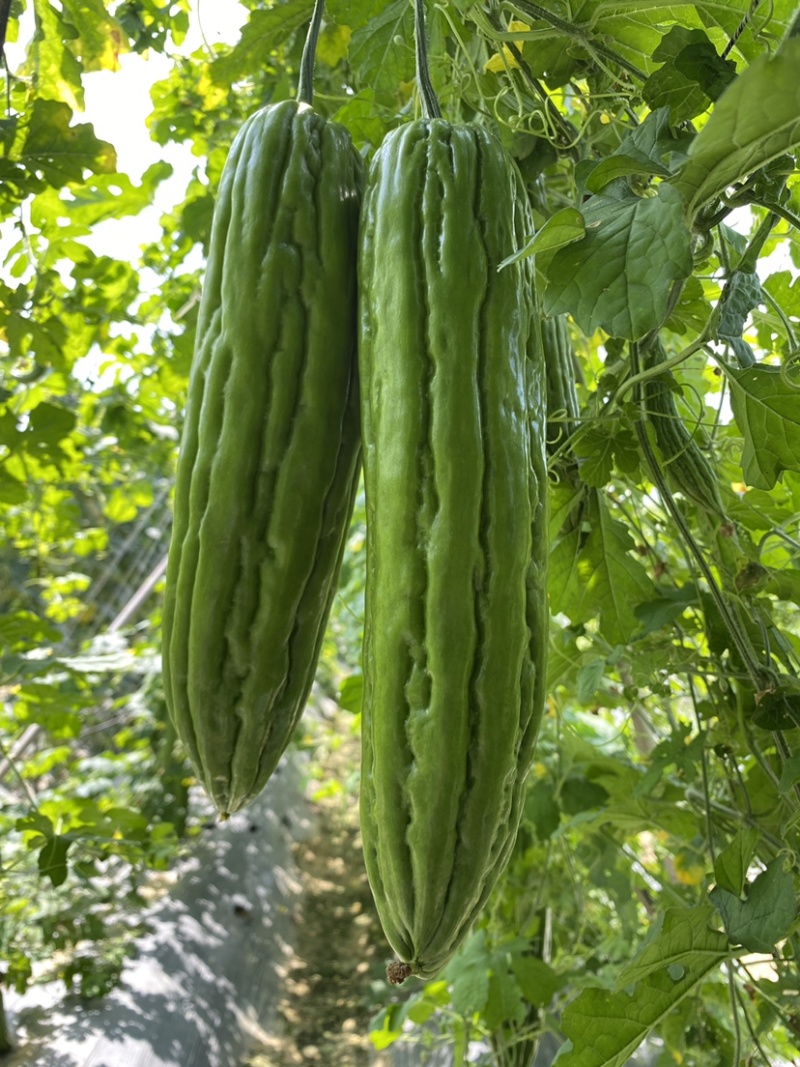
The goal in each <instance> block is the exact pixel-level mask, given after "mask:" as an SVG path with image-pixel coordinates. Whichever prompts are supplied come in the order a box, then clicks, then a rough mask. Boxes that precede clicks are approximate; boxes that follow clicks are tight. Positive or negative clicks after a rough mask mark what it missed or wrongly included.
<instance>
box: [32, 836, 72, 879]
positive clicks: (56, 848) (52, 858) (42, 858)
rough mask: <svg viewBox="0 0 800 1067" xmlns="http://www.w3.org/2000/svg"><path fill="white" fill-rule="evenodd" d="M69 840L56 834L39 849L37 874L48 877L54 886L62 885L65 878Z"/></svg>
mask: <svg viewBox="0 0 800 1067" xmlns="http://www.w3.org/2000/svg"><path fill="white" fill-rule="evenodd" d="M70 844H71V842H70V841H69V840H68V839H67V838H65V837H62V836H61V835H60V834H56V835H55V836H54V837H51V838H50V840H49V841H48V842H47V844H45V845H43V846H42V848H41V849H39V860H38V862H39V874H40V875H41V877H42V878H49V879H50V881H51V882H52V884H53V885H54V886H59V885H63V883H64V882H65V881H66V879H67V851H68V850H69V846H70Z"/></svg>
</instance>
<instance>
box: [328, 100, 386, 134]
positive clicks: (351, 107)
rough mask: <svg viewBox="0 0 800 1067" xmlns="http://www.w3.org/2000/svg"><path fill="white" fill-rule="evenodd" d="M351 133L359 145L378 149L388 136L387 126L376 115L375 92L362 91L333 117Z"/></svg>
mask: <svg viewBox="0 0 800 1067" xmlns="http://www.w3.org/2000/svg"><path fill="white" fill-rule="evenodd" d="M333 117H334V119H335V121H336V122H341V124H342V125H343V126H346V127H347V129H348V130H349V131H350V133H351V135H352V138H353V140H354V141H355V143H356V144H357V145H361V144H365V143H366V144H371V145H372V146H373V147H374V148H377V147H378V146H379V145H380V143H381V141H382V140H383V138H384V136H385V135H386V126H385V124H384V122H383V120H382V119H380V118H379V117H378V115H376V113H375V91H374V90H373V89H362V90H361V92H360V93H357V94H356V95H355V96H353V97H352V98H351V99H350V100H348V101H347V103H346V104H345V105H344V106H343V107H340V108H339V110H338V111H337V112H336V114H335V115H334V116H333Z"/></svg>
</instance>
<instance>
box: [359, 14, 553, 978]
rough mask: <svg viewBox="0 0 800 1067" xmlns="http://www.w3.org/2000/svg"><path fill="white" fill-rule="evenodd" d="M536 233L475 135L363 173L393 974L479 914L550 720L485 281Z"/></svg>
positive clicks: (369, 437)
mask: <svg viewBox="0 0 800 1067" xmlns="http://www.w3.org/2000/svg"><path fill="white" fill-rule="evenodd" d="M417 10H418V27H419V7H418V9H417ZM419 36H420V33H419V29H418V42H419ZM428 115H430V109H428ZM532 230H533V224H532V219H531V213H530V207H529V204H528V203H527V199H526V192H525V189H524V186H523V185H522V182H521V179H520V177H519V174H518V172H517V170H516V168H515V166H514V164H513V162H512V161H511V159H510V157H509V156H508V155H507V154H506V152H505V150H504V149H503V148H502V146H501V145H500V143H499V141H498V140H497V139H496V137H495V136H494V135H493V134H492V133H491V132H490V131H488V130H487V129H485V128H482V127H480V126H474V125H463V124H459V125H456V124H451V123H449V122H446V121H444V120H443V119H441V118H439V117H435V116H433V117H426V118H424V119H422V120H418V121H413V122H410V123H408V124H407V125H404V126H402V127H400V128H398V129H395V130H394V131H392V132H391V133H390V134H389V135H388V136H387V137H386V138H385V140H384V141H383V143H382V145H381V147H380V149H379V150H378V152H377V153H376V155H375V157H374V159H373V162H372V165H371V168H370V171H369V174H368V178H367V183H366V188H365V195H364V203H363V208H362V225H361V236H360V251H359V293H360V312H359V320H360V334H359V365H360V377H361V388H362V440H363V450H364V479H365V490H366V506H367V579H366V602H365V620H364V653H363V661H364V697H363V705H362V714H363V718H362V745H363V759H362V769H361V832H362V839H363V848H364V856H365V862H366V866H367V872H368V875H369V879H370V883H371V886H372V891H373V895H374V897H375V901H376V904H377V908H378V912H379V915H380V919H381V922H382V925H383V929H384V932H385V933H386V936H387V938H388V940H389V941H390V943H391V945H392V946H393V948H394V949H395V951H396V952H397V954H398V956H399V957H400V960H401V961H402V964H400V965H396V966H395V967H393V968H392V969H391V973H390V979H391V980H393V981H402V980H403V978H405V977H407V976H408V975H409V974H411V973H414V974H417V975H419V976H421V977H423V978H426V977H431V976H433V975H435V974H436V973H437V972H438V971H439V970H440V969H441V967H442V966H443V965H444V964H445V962H446V961H447V960H448V959H449V957H450V956H451V955H452V953H453V952H454V951H455V949H456V948H457V946H458V944H459V943H460V942H461V940H462V939H463V938H464V936H465V935H466V933H467V932H468V930H469V927H470V925H471V923H472V921H473V920H474V919H475V917H476V916H477V914H478V912H479V911H480V910H481V908H482V907H483V905H484V903H485V902H486V900H487V898H488V896H489V893H490V892H491V890H492V888H493V886H494V884H495V882H496V880H497V878H498V877H499V875H500V873H501V871H502V870H503V868H504V867H505V865H506V863H507V861H508V858H509V855H510V852H511V848H512V846H513V843H514V839H515V837H516V832H517V828H518V824H519V819H520V814H521V805H522V798H523V782H524V779H525V775H526V772H527V770H528V768H529V765H530V761H531V757H532V752H533V744H534V739H535V736H536V732H537V727H538V724H539V720H540V717H541V712H542V707H543V699H544V681H545V673H546V672H545V657H546V634H547V616H546V583H545V567H546V544H545V530H546V522H545V507H546V498H547V489H546V484H547V483H546V469H545V459H544V440H545V419H546V411H545V395H544V373H543V365H542V353H541V336H540V331H539V328H538V312H537V307H536V299H535V290H534V278H533V271H532V267H531V262H530V260H524V261H522V262H521V263H517V264H514V265H512V266H510V267H507V268H506V269H504V270H502V271H499V272H498V270H497V267H498V265H499V263H500V262H501V261H502V260H503V259H504V258H505V257H507V256H508V255H509V254H510V253H512V252H514V251H515V250H516V249H518V248H519V247H521V246H522V245H523V243H524V242H525V241H526V240H527V239H529V238H530V235H531V233H532Z"/></svg>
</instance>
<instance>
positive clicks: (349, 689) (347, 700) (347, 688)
mask: <svg viewBox="0 0 800 1067" xmlns="http://www.w3.org/2000/svg"><path fill="white" fill-rule="evenodd" d="M363 694H364V677H363V675H361V674H349V675H348V676H347V677H346V678H345V679H344V681H343V682H342V685H341V688H340V689H339V707H340V708H344V710H345V711H352V713H353V714H354V715H358V714H359V713H360V711H361V700H362V697H363Z"/></svg>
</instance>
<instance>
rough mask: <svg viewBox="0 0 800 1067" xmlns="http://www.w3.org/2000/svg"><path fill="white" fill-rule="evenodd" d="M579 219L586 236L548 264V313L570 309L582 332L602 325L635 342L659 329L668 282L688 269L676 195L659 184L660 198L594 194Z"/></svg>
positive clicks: (689, 263)
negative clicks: (619, 197)
mask: <svg viewBox="0 0 800 1067" xmlns="http://www.w3.org/2000/svg"><path fill="white" fill-rule="evenodd" d="M583 216H584V218H585V220H586V236H585V237H584V238H583V240H581V241H577V242H575V243H574V244H571V245H569V246H568V247H567V248H562V249H560V250H559V251H558V252H556V254H555V256H554V257H553V259H552V261H551V263H550V265H549V268H548V270H547V276H548V286H547V289H546V291H545V298H544V300H545V310H546V312H547V314H550V315H560V314H561V313H562V312H565V311H569V312H570V313H571V314H572V315H573V317H574V318H575V321H576V322H577V323H578V325H579V327H580V328H581V329H582V330H583V332H584V333H585V334H587V335H591V334H592V333H594V331H595V330H596V329H597V327H598V326H600V327H602V328H603V329H604V330H605V331H606V333H609V334H611V335H612V336H613V337H622V338H625V339H627V340H629V341H636V340H638V339H639V338H641V337H644V335H645V334H646V333H648V332H649V331H650V330H653V329H656V328H658V327H659V326H660V325H661V324H662V322H663V319H664V317H665V316H666V313H667V301H668V299H669V290H670V282H672V281H676V280H679V279H683V278H686V277H688V276H689V274H691V271H692V256H691V238H690V234H689V231H688V229H687V228H686V225H685V223H684V220H683V217H682V205H681V201H680V197H679V196H678V195H677V193H676V192H675V190H674V189H672V187H671V186H669V185H666V184H664V183H662V184H661V185H660V186H659V187H658V195H657V196H648V197H636V196H630V197H625V198H624V199H617V198H615V197H612V196H607V195H598V196H593V197H592V198H591V199H590V200H589V201H588V202H587V203H586V204H585V205H584V207H583Z"/></svg>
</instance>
